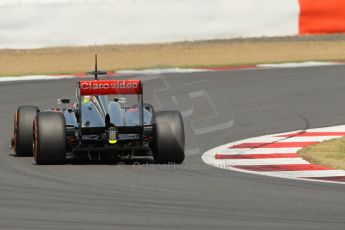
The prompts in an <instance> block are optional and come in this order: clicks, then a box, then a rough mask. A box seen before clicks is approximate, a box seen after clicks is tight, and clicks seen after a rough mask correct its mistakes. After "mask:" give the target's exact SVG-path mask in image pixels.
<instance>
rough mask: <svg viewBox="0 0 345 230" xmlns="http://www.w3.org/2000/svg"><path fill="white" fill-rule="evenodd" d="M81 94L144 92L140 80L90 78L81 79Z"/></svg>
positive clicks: (138, 93) (139, 93) (140, 93)
mask: <svg viewBox="0 0 345 230" xmlns="http://www.w3.org/2000/svg"><path fill="white" fill-rule="evenodd" d="M78 86H79V90H80V95H81V96H83V95H92V96H97V95H117V94H123V95H126V94H137V95H142V94H143V85H142V82H141V81H140V80H91V81H90V80H89V81H79V84H78Z"/></svg>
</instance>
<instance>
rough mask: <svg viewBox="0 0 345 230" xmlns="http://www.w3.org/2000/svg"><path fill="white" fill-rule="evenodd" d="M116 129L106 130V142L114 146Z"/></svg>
mask: <svg viewBox="0 0 345 230" xmlns="http://www.w3.org/2000/svg"><path fill="white" fill-rule="evenodd" d="M117 133H118V132H117V129H116V127H110V128H109V129H108V142H109V144H112V145H113V144H116V142H117Z"/></svg>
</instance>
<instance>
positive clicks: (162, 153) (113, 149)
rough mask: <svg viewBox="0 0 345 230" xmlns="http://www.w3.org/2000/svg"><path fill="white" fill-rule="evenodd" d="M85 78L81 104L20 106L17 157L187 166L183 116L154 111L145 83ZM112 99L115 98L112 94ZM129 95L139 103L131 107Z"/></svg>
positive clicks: (14, 140) (59, 161)
mask: <svg viewBox="0 0 345 230" xmlns="http://www.w3.org/2000/svg"><path fill="white" fill-rule="evenodd" d="M94 73H95V78H96V79H95V80H82V81H79V82H78V84H77V89H76V90H77V101H76V103H74V104H71V103H70V100H69V99H60V100H59V102H60V103H62V104H69V106H67V107H64V108H53V109H49V110H45V111H42V112H40V110H39V109H38V107H36V106H31V105H26V106H19V108H18V109H17V110H16V112H15V115H14V134H13V137H12V141H11V147H12V148H13V150H14V152H15V154H16V155H17V156H32V155H33V156H34V159H35V161H36V163H37V164H62V163H64V162H65V160H66V157H67V156H72V157H73V156H79V157H80V156H81V155H82V156H85V157H86V158H88V159H90V160H97V159H99V160H100V159H106V160H121V159H128V158H131V157H132V156H153V159H154V160H155V162H156V163H161V164H164V163H177V164H179V163H182V162H183V160H184V157H185V154H184V145H185V136H184V125H183V120H182V116H181V114H180V112H178V111H160V112H155V111H154V109H153V107H152V105H151V104H144V103H143V84H142V82H141V81H140V80H98V78H97V74H98V73H100V72H98V71H97V70H96V71H95V72H94ZM112 95H113V96H112ZM119 95H127V96H130V95H132V97H133V96H134V97H135V98H136V99H135V100H134V101H136V103H135V104H131V105H128V104H127V103H128V102H127V101H126V99H125V98H121V97H118V96H119Z"/></svg>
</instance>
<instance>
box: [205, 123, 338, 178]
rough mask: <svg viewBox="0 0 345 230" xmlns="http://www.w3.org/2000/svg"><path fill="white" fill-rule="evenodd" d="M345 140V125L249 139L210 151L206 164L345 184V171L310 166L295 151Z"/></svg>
mask: <svg viewBox="0 0 345 230" xmlns="http://www.w3.org/2000/svg"><path fill="white" fill-rule="evenodd" d="M343 136H345V125H342V126H333V127H325V128H318V129H310V130H301V131H293V132H288V133H281V134H272V135H266V136H261V137H255V138H249V139H246V140H241V141H237V142H233V143H229V144H225V145H222V146H219V147H216V148H214V149H211V150H209V151H207V152H206V153H204V154H203V156H202V159H203V161H204V162H205V163H206V164H209V165H212V166H215V167H218V168H222V169H227V170H233V171H238V172H245V173H252V174H259V175H266V176H272V177H280V178H289V179H298V180H311V181H319V182H329V183H342V184H344V183H345V171H344V170H336V169H332V168H329V167H325V166H320V165H314V164H311V163H309V162H307V161H305V160H303V159H302V158H300V157H299V156H298V155H297V151H298V150H300V149H302V148H304V147H307V146H310V145H313V144H317V143H320V142H321V141H324V140H330V139H334V138H340V137H343Z"/></svg>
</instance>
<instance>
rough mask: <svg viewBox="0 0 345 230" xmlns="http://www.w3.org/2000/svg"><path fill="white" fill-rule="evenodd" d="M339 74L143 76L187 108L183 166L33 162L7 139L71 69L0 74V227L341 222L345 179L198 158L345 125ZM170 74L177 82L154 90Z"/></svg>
mask: <svg viewBox="0 0 345 230" xmlns="http://www.w3.org/2000/svg"><path fill="white" fill-rule="evenodd" d="M344 75H345V67H343V66H333V67H314V68H298V69H271V70H244V71H229V72H227V71H224V72H213V73H209V72H207V73H190V74H181V75H179V74H166V75H160V77H161V78H158V79H154V80H149V81H146V82H145V92H144V93H145V95H146V96H145V97H146V99H147V101H149V102H151V103H153V104H155V105H159V104H164V106H162V108H161V109H168V108H177V109H179V110H181V111H184V112H185V116H186V118H185V126H186V127H185V129H186V133H187V149H188V151H187V153H188V156H187V158H186V160H185V162H184V164H183V165H181V166H179V167H177V166H166V165H155V164H142V165H139V166H138V165H133V163H131V162H129V163H128V164H126V165H107V164H95V163H81V164H79V163H73V162H69V163H68V164H66V165H53V166H38V165H35V164H34V163H33V159H32V158H30V157H29V158H27V157H26V158H25V157H24V158H18V157H14V156H13V155H12V152H11V151H10V150H9V149H8V145H9V141H10V137H11V135H12V116H13V112H14V111H15V109H16V107H17V106H18V105H21V104H36V105H38V106H39V107H40V108H48V107H51V105H52V104H54V103H55V100H56V98H59V97H72V98H73V95H74V86H75V84H74V82H75V80H60V81H34V82H19V83H1V84H0V100H1V108H0V112H1V122H2V123H1V154H0V228H1V229H36V230H37V229H163V228H165V229H265V230H267V229H313V230H315V229H322V230H324V229H344V227H345V218H344V217H345V212H344V211H345V186H344V185H338V184H326V183H317V182H305V181H294V180H288V179H280V178H271V177H265V176H258V175H251V174H244V173H238V172H233V171H228V170H220V169H217V168H213V167H209V166H207V165H205V163H203V162H202V160H201V154H202V153H203V152H205V151H206V150H208V149H210V148H213V147H216V146H218V145H221V144H224V143H229V142H232V141H236V140H240V139H243V138H249V137H254V136H259V135H264V134H270V133H279V132H285V131H292V130H297V129H305V128H316V127H322V126H330V125H338V124H344V123H345V103H344V99H345V77H344ZM162 79H165V80H162ZM167 82H168V86H170V87H172V88H173V89H175V90H173V89H165V90H161V91H159V92H155V93H153V90H154V89H162V88H164V87H166V86H167V84H166V83H167ZM200 89H203V90H204V91H203V90H201V91H200ZM193 92H194V93H193ZM155 95H156V96H155ZM172 96H175V97H172ZM155 98H156V99H157V98H158V102H157V100H155ZM188 111H189V112H188ZM217 113H218V114H217ZM213 115H215V116H216V118H211V119H209V118H208V117H211V116H213ZM223 123H224V124H228V125H229V124H231V127H230V128H229V127H227V126H226V125H220V126H219V124H223ZM217 124H218V126H217ZM210 127H211V128H210ZM212 127H213V128H212ZM214 127H218V128H217V129H214ZM220 128H224V129H220ZM217 130H218V131H217ZM147 162H150V161H147ZM141 163H143V161H141ZM144 163H145V161H144Z"/></svg>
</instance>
